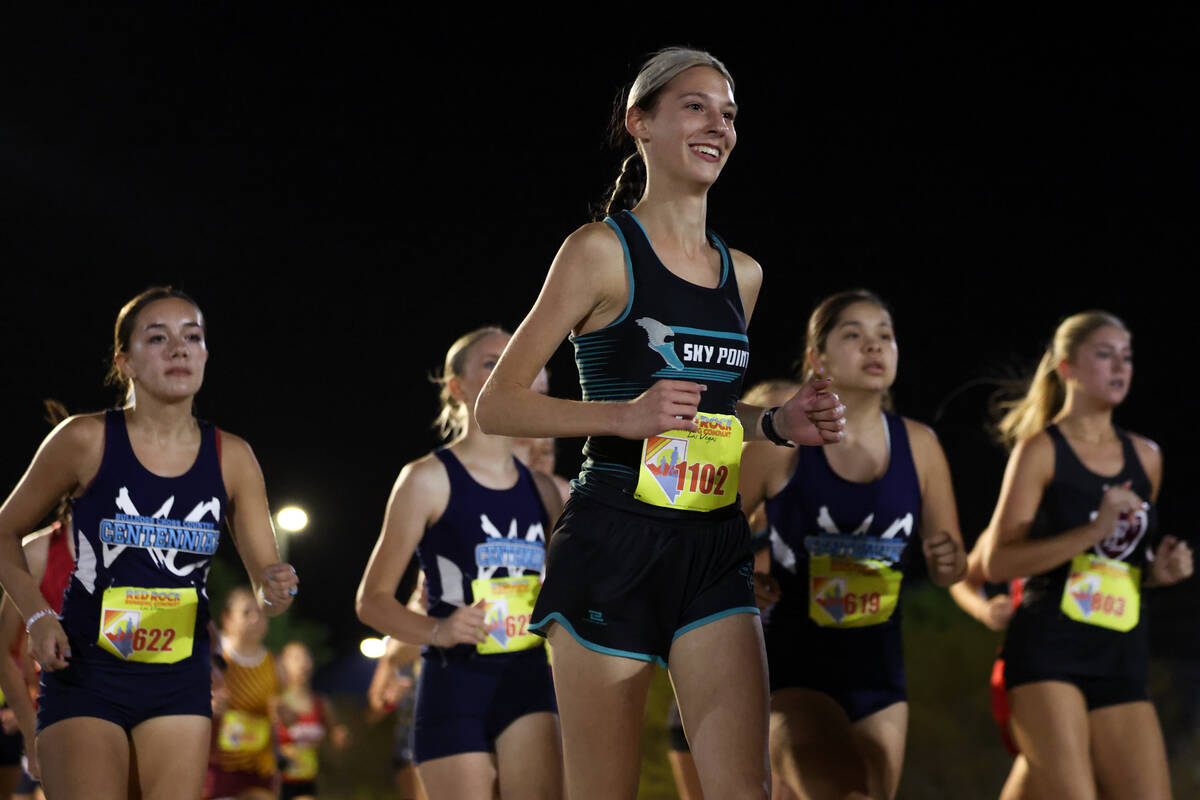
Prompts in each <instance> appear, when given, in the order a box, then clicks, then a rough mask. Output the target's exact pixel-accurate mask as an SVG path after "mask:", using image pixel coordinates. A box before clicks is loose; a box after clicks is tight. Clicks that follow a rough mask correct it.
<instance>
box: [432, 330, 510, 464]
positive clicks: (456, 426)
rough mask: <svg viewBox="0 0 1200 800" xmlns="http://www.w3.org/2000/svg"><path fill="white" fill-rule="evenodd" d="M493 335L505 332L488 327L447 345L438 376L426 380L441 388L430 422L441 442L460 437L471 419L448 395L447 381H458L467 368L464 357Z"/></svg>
mask: <svg viewBox="0 0 1200 800" xmlns="http://www.w3.org/2000/svg"><path fill="white" fill-rule="evenodd" d="M493 333H502V334H504V335H505V336H507V335H508V331H506V330H504V329H503V328H498V327H496V326H494V325H488V326H486V327H483V328H476V329H475V330H473V331H471V332H470V333H464V334H463V335H462V336H460V337H458V338H457V339H455V341H454V344H452V345H450V349H449V350H447V351H446V361H445V364H444V365H443V366H442V374H441V375H434V376H433V377H431V378H430V380H431V381H433V382H434V383H436V384H437V385H438V386H440V387H441V389H440V391H439V392H438V398H439V399H440V400H441V402H442V408H441V410H440V411H438V415H437V417H435V418H434V420H433V427H434V428H436V429H437V432H438V433H439V434H441V436H442V439H444V440H451V439H457V438H458V437H459V436H462V434H463V431H465V430H466V429H467V419H468V417H470V415H471V414H470V410H469V409H468V408H467V407H466V406H465V405H463V403H462V402H461V401H460V400H459V399H458V398H457V397H455V396H454V394H453V393H452V392H451V391H450V380H451V379H452V378H461V377H462V375H463V372H464V371H465V370H466V368H467V356H469V355H470V354H471V348H472V347H474V346H475V345H476V344H477V343H478V342H479V341H481V340H482V339H484V338H486V337H488V336H491V335H492V334H493Z"/></svg>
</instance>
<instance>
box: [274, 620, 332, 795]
mask: <svg viewBox="0 0 1200 800" xmlns="http://www.w3.org/2000/svg"><path fill="white" fill-rule="evenodd" d="M279 662H280V666H281V667H282V668H283V669H282V677H283V690H282V691H281V692H280V694H279V705H278V713H277V719H276V724H275V734H276V736H277V737H278V739H279V753H280V756H281V758H280V760H281V762H282V765H281V766H282V776H283V786H282V789H281V792H280V797H281V798H282V800H312V798H315V797H316V796H317V774H318V772H319V771H320V747H321V742H323V741H325V740H326V739H328V740H329V744H330V746H331V747H332V748H333V750H335V751H337V752H341V750H343V749H344V748H345V746H346V740H347V735H348V731H347V729H346V726H345V725H339V724H338V722H337V719H336V718H335V716H334V711H333V706H332V705H330V703H329V702H328V701H327V700H326V699H325V698H324V697H321V696H320V695H318V694H316V693H315V692H314V691H313V690H312V674H313V659H312V653H311V652H309V649H308V646H307V645H305V644H304V643H303V642H288V643H287V644H286V645H284V648H283V651H282V652H281V653H280V655H279ZM285 709H286V712H285ZM285 718H290V719H291V721H290V722H288V723H287V724H285V723H284V721H283V720H284V719H285Z"/></svg>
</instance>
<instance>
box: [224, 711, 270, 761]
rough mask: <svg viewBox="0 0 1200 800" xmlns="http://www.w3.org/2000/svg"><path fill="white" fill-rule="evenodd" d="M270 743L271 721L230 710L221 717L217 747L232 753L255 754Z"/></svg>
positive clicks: (244, 712)
mask: <svg viewBox="0 0 1200 800" xmlns="http://www.w3.org/2000/svg"><path fill="white" fill-rule="evenodd" d="M270 743H271V720H269V719H267V718H266V717H264V716H262V715H261V714H250V713H248V712H246V711H238V710H237V709H230V710H229V711H226V712H225V714H224V715H223V716H222V717H221V729H220V731H219V732H218V733H217V746H218V747H220V748H221V749H222V750H226V751H228V752H234V753H256V752H258V751H260V750H265V749H266V748H267V747H268V746H269V745H270Z"/></svg>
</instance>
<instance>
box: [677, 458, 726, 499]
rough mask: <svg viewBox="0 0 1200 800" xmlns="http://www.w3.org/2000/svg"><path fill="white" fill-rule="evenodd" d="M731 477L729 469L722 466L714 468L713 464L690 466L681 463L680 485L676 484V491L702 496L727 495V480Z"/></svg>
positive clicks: (686, 463)
mask: <svg viewBox="0 0 1200 800" xmlns="http://www.w3.org/2000/svg"><path fill="white" fill-rule="evenodd" d="M689 474H690V475H691V476H692V479H691V485H690V486H689V485H688V475H689ZM728 477H729V467H727V466H725V465H723V464H722V465H721V466H720V467H714V466H713V465H712V464H689V463H688V462H686V461H680V462H679V483H678V484H676V487H675V488H676V489H678V490H679V491H681V492H699V493H700V494H716V495H722V494H725V489H724V488H722V487H724V486H725V480H726V479H727V478H728Z"/></svg>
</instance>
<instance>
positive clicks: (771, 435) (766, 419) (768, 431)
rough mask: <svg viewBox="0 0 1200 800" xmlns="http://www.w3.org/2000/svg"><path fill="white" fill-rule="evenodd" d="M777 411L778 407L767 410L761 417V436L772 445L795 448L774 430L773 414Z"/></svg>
mask: <svg viewBox="0 0 1200 800" xmlns="http://www.w3.org/2000/svg"><path fill="white" fill-rule="evenodd" d="M778 410H779V406H775V407H774V408H768V409H767V410H766V411H764V412H763V415H762V432H763V436H766V437H767V440H768V441H770V442H772V443H773V444H777V445H781V446H782V447H795V445H794V444H792V443H791V442H789V441H788V440H787V439H785V438H783V437H782V436H780V435H779V431H777V430H775V412H776V411H778Z"/></svg>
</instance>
